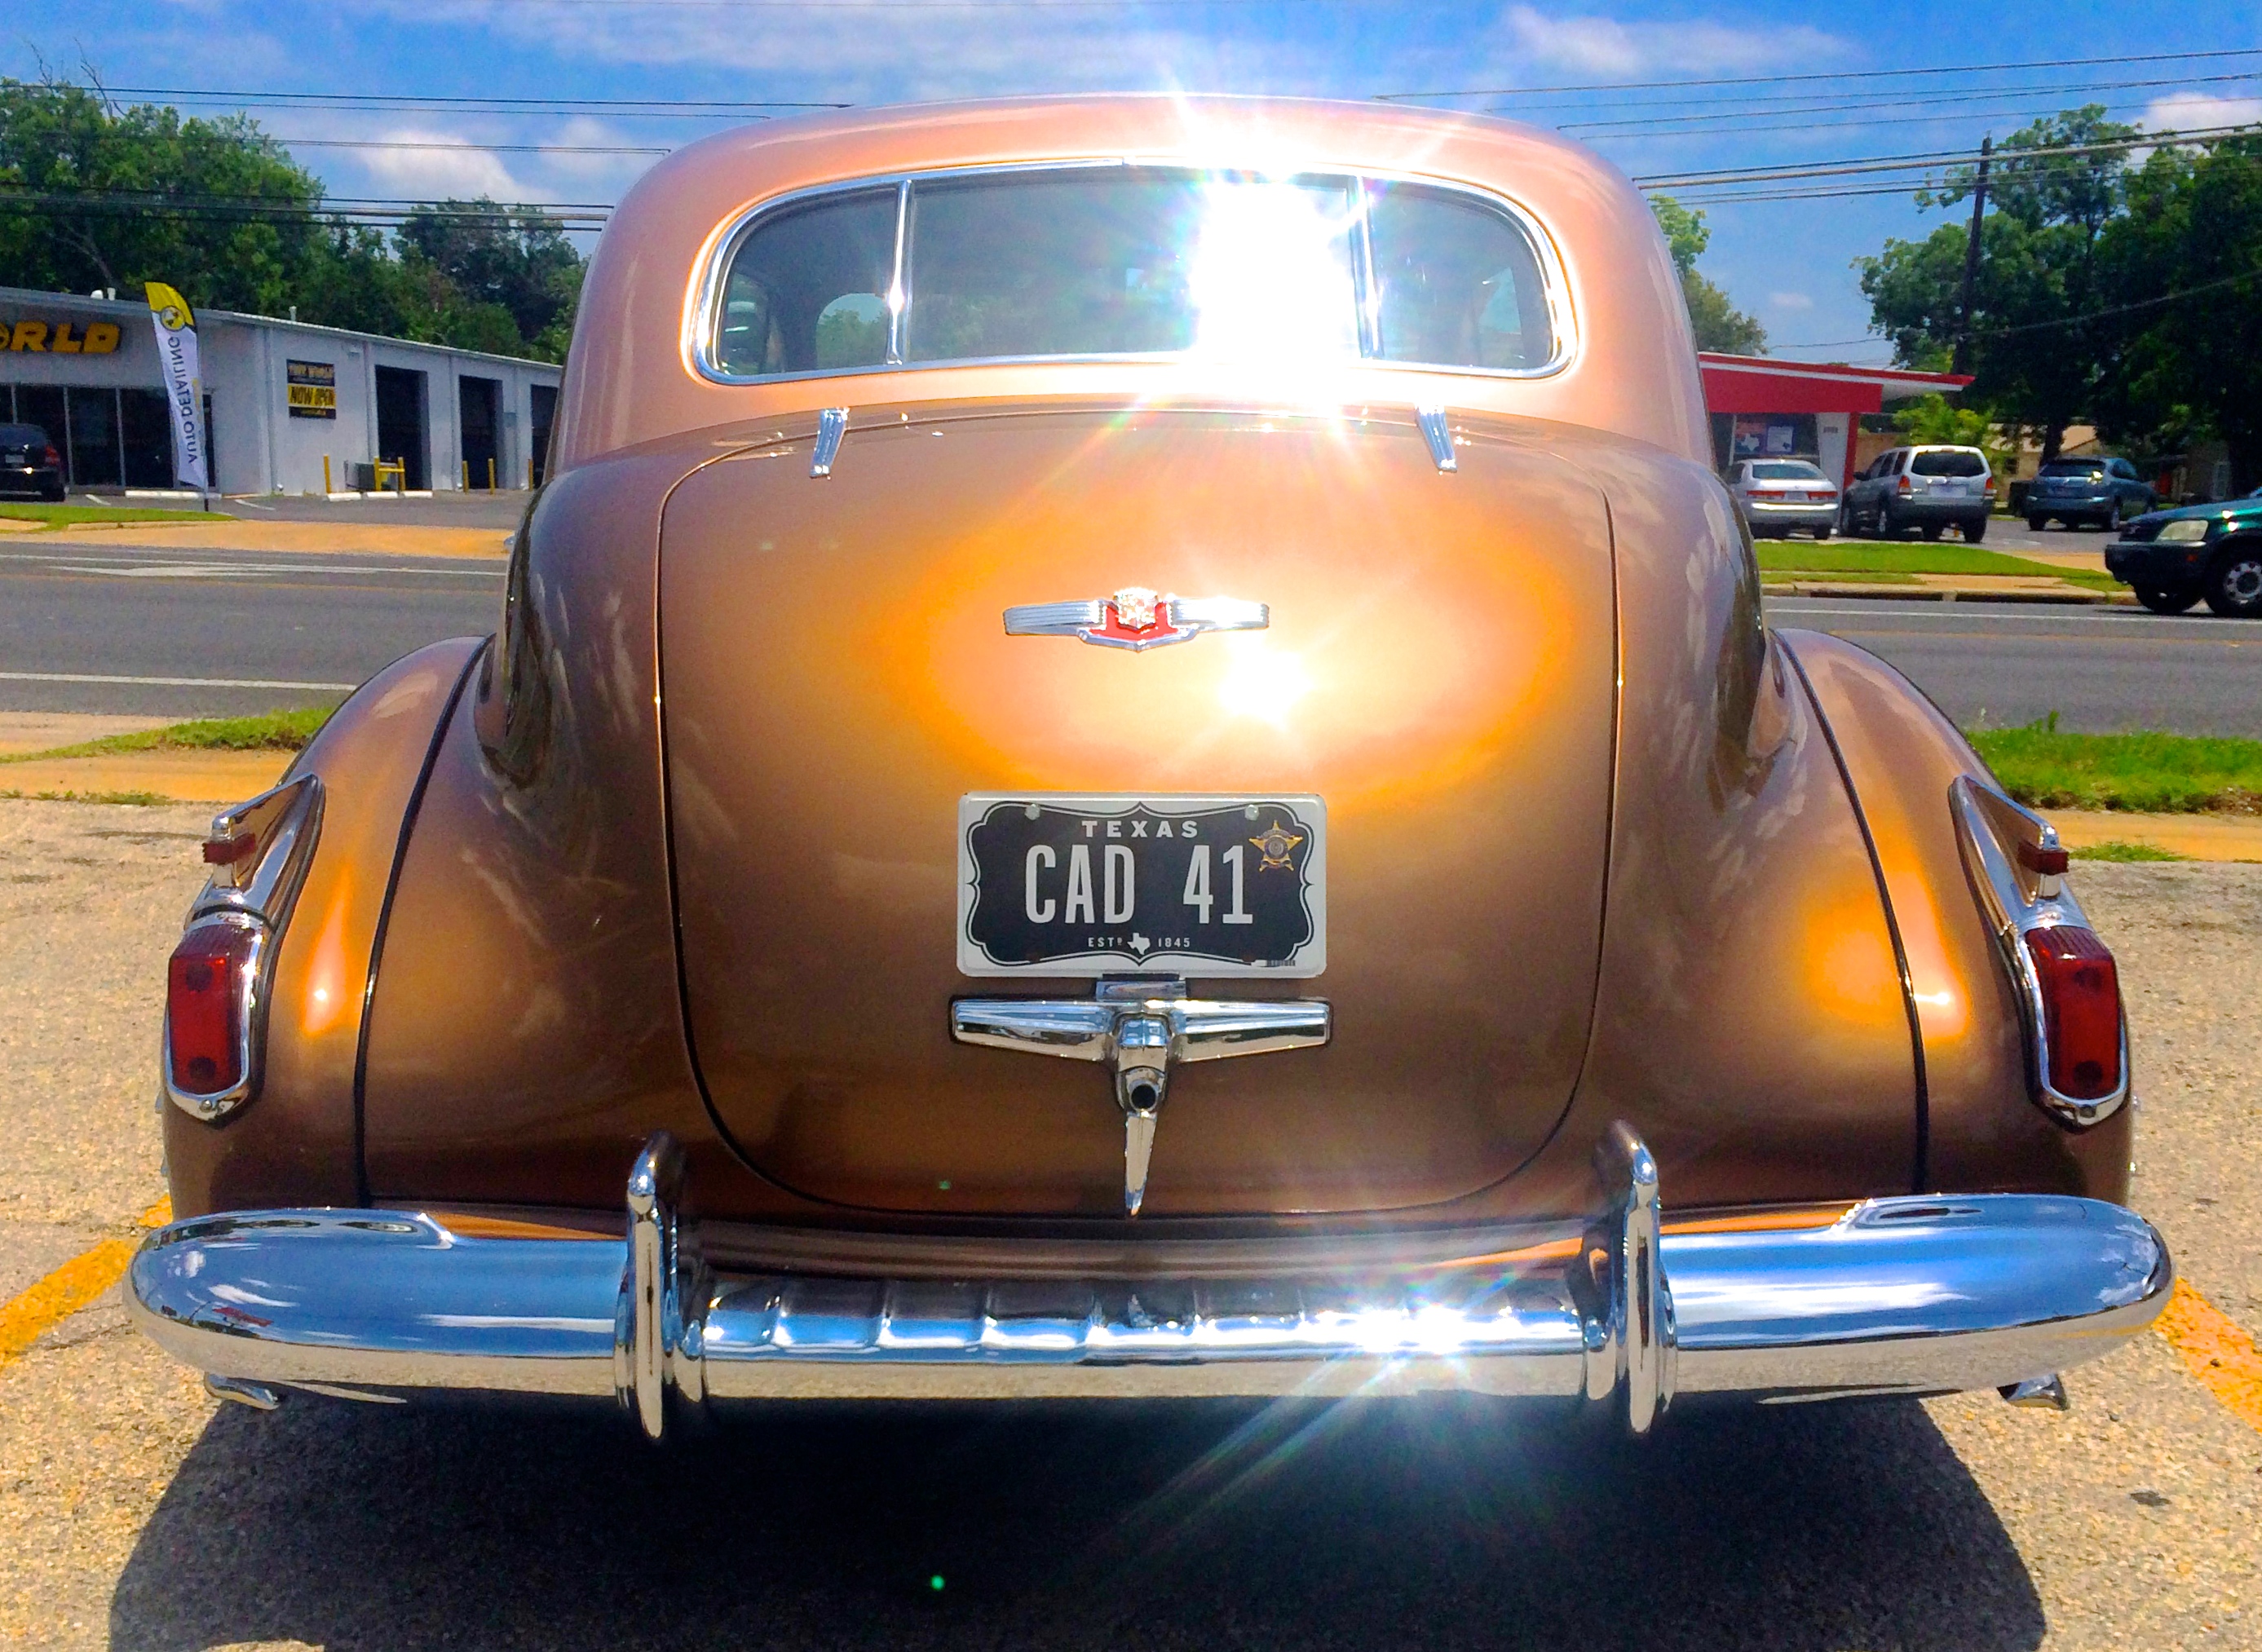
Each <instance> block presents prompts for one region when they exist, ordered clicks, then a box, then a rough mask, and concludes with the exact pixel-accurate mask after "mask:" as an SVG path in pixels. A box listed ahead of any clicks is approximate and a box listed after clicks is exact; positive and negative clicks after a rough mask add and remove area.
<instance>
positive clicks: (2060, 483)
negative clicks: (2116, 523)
mask: <svg viewBox="0 0 2262 1652" xmlns="http://www.w3.org/2000/svg"><path fill="white" fill-rule="evenodd" d="M2118 498H2119V494H2118V492H2117V490H2116V489H2115V487H2114V480H2113V476H2112V473H2110V471H2108V470H2107V467H2106V465H2105V461H2104V460H2102V459H2053V460H2051V461H2050V462H2049V464H2047V465H2043V466H2042V469H2041V470H2039V471H2038V472H2036V473H2035V480H2034V484H2033V486H2032V487H2029V488H2028V490H2027V522H2028V526H2030V527H2040V526H2042V524H2043V523H2047V522H2049V521H2051V520H2053V519H2055V520H2057V521H2059V522H2063V523H2065V524H2066V525H2067V526H2068V527H2072V526H2074V525H2075V524H2077V523H2095V524H2098V525H2103V524H2105V523H2109V522H2111V521H2113V520H2114V519H2115V517H2116V516H2117V510H2116V501H2117V500H2118Z"/></svg>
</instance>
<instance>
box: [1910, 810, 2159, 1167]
mask: <svg viewBox="0 0 2262 1652" xmlns="http://www.w3.org/2000/svg"><path fill="white" fill-rule="evenodd" d="M1948 805H1949V812H1950V814H1951V815H1952V816H1953V818H1954V819H1955V821H1956V840H1957V842H1958V844H1959V846H1960V847H1961V848H1962V849H1963V869H1964V873H1965V875H1966V876H1968V877H1969V878H1970V881H1971V889H1972V892H1973V893H1974V894H1975V895H1976V896H1977V898H1978V901H1979V908H1980V911H1981V912H1982V913H1984V914H1985V917H1986V920H1987V925H1988V927H1989V928H1990V929H1991V930H1992V932H1993V934H1994V936H1995V942H1996V953H1997V956H1999V958H2000V959H2001V961H2002V964H2003V968H2004V970H2005V971H2006V974H2007V975H2008V977H2009V978H2010V983H2011V988H2012V992H2013V996H2014V997H2015V998H2016V999H2017V1000H2018V1004H2019V1014H2020V1019H2021V1021H2023V1022H2024V1024H2025V1030H2026V1048H2027V1082H2028V1087H2029V1090H2030V1093H2032V1095H2033V1097H2034V1100H2035V1103H2036V1105H2038V1106H2039V1107H2042V1110H2043V1111H2044V1112H2046V1113H2048V1114H2049V1115H2051V1116H2052V1117H2053V1118H2055V1119H2057V1120H2058V1121H2059V1122H2061V1123H2064V1124H2067V1125H2071V1126H2073V1127H2075V1128H2077V1129H2081V1128H2086V1127H2087V1126H2089V1125H2093V1124H2097V1123H2100V1122H2103V1121H2104V1120H2106V1119H2108V1118H2111V1117H2112V1116H2113V1115H2114V1114H2115V1113H2117V1112H2119V1111H2120V1110H2121V1108H2122V1107H2123V1106H2124V1105H2125V1104H2126V1103H2127V1101H2128V1100H2129V1017H2128V1014H2127V1011H2126V1008H2125V1007H2124V1006H2123V1004H2122V998H2121V981H2120V972H2119V970H2118V968H2117V966H2116V965H2115V964H2114V961H2113V954H2112V951H2111V949H2108V948H2107V946H2106V944H2105V943H2104V941H2101V940H2100V939H2099V938H2098V935H2097V932H2096V930H2095V929H2093V927H2091V926H2090V922H2089V920H2088V918H2087V916H2086V915H2085V914H2084V913H2083V912H2082V910H2081V905H2080V903H2078V901H2076V900H2075V899H2074V898H2073V896H2072V895H2071V893H2070V892H2069V891H2067V890H2066V887H2065V884H2064V873H2065V869H2066V864H2067V856H2066V851H2065V846H2064V844H2062V843H2060V842H2059V841H2058V835H2057V827H2055V826H2052V825H2050V823H2049V821H2047V820H2045V819H2042V817H2041V816H2040V815H2038V814H2036V813H2035V812H2033V811H2032V810H2030V809H2027V808H2024V807H2022V806H2021V805H2020V804H2016V803H2013V801H2012V800H2011V799H2010V798H2008V797H2005V796H2004V795H2003V794H2002V793H2001V792H2000V791H1998V790H1995V789H1994V788H1993V787H1992V786H1990V785H1987V784H1986V783H1984V782H1982V781H1979V780H1977V779H1975V778H1974V777H1972V776H1969V775H1963V776H1957V777H1956V779H1955V780H1954V781H1952V782H1950V783H1949V788H1948Z"/></svg>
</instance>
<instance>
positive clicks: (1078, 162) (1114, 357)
mask: <svg viewBox="0 0 2262 1652" xmlns="http://www.w3.org/2000/svg"><path fill="white" fill-rule="evenodd" d="M1104 167H1153V168H1158V169H1168V170H1173V171H1186V172H1233V171H1238V170H1250V171H1261V170H1263V169H1260V168H1250V169H1241V168H1236V167H1234V166H1231V165H1229V164H1208V165H1205V164H1203V163H1201V162H1193V161H1188V160H1184V159H1180V158H1177V157H1172V156H1168V155H1113V156H1092V157H1089V158H1084V159H1077V158H1065V159H1060V160H1050V161H1016V162H985V163H982V164H976V165H970V166H956V167H931V168H926V169H923V170H918V171H911V172H882V173H875V174H872V175H870V176H868V177H854V178H839V179H835V180H833V181H832V182H830V183H825V184H811V185H810V186H809V187H807V188H805V189H797V190H789V191H786V192H784V193H783V194H779V195H773V196H770V197H768V198H766V199H764V200H761V201H758V202H756V203H755V204H754V205H753V206H750V207H747V208H746V210H745V211H743V212H741V213H738V216H737V217H735V218H733V219H731V220H729V221H728V222H727V223H725V224H724V226H723V227H722V230H721V232H720V233H719V234H714V235H711V236H710V237H709V238H708V242H707V247H708V250H707V252H706V253H705V255H704V257H705V260H706V262H705V264H704V266H703V267H702V269H701V271H700V272H699V278H698V280H697V282H696V283H695V285H694V287H693V291H692V296H691V298H690V300H689V301H688V303H687V305H686V306H685V308H684V314H683V352H684V358H685V359H686V361H688V363H689V364H690V366H691V368H692V371H693V372H695V373H697V374H698V376H699V377H700V378H701V379H704V380H706V381H707V382H708V383H710V384H714V385H723V386H747V385H781V384H794V383H798V382H801V381H803V380H807V379H849V378H859V377H862V376H864V375H867V374H870V373H890V372H894V373H899V372H934V371H951V370H955V369H957V368H962V367H1027V366H1048V365H1056V366H1090V365H1105V364H1141V363H1147V364H1186V363H1191V362H1194V361H1195V360H1196V359H1197V358H1196V357H1192V356H1191V355H1189V354H1187V353H1185V352H1183V351H1178V350H1143V351H1119V352H1095V353H1092V354H1088V355H1041V356H969V357H948V358H943V359H938V360H934V361H917V362H912V361H905V360H904V359H902V355H903V345H904V322H905V318H906V317H907V316H908V315H909V314H910V311H911V303H912V301H913V297H914V295H913V292H912V291H911V286H910V285H908V284H907V281H906V278H907V277H909V278H911V279H916V277H917V271H916V270H915V269H911V268H908V267H907V264H906V256H907V251H908V248H909V244H910V237H911V189H912V186H913V185H915V184H919V183H923V182H926V181H929V180H950V181H956V180H959V179H962V178H970V177H1001V176H1006V175H1011V174H1013V173H1021V172H1069V171H1086V170H1094V169H1098V168H1104ZM1293 176H1294V177H1324V178H1341V179H1343V180H1344V183H1345V184H1347V185H1348V186H1349V187H1350V190H1351V197H1352V198H1353V200H1354V201H1355V202H1356V203H1357V216H1356V218H1355V219H1354V220H1353V227H1352V232H1351V239H1352V247H1351V285H1352V288H1353V292H1354V295H1355V296H1354V302H1355V304H1356V305H1357V308H1358V314H1357V318H1356V325H1357V331H1358V348H1359V353H1358V356H1357V357H1354V358H1352V360H1351V363H1349V365H1355V366H1357V367H1358V368H1361V369H1373V370H1380V371H1383V372H1418V373H1452V374H1456V375H1462V376H1466V377H1471V378H1478V379H1549V378H1552V377H1554V376H1555V375H1556V374H1558V373H1560V372H1563V371H1564V369H1566V368H1567V367H1568V366H1569V365H1570V364H1571V363H1572V361H1573V360H1574V358H1575V357H1577V355H1578V352H1579V339H1578V329H1577V324H1576V318H1575V316H1574V314H1573V311H1572V307H1571V300H1570V283H1569V278H1568V277H1567V275H1566V274H1565V272H1564V269H1563V262H1562V258H1561V256H1560V254H1559V253H1558V252H1557V250H1556V247H1555V239H1554V237H1553V236H1552V235H1551V234H1548V233H1547V230H1546V228H1545V226H1544V225H1542V224H1541V223H1540V221H1539V220H1538V218H1537V217H1536V216H1535V215H1534V214H1533V213H1531V211H1530V210H1529V209H1527V208H1526V207H1524V206H1521V205H1520V204H1518V203H1517V202H1516V201H1513V200H1510V199H1509V198H1508V197H1507V196H1505V195H1501V194H1497V193H1495V191H1491V190H1488V189H1485V188H1483V187H1481V186H1480V185H1478V184H1466V183H1463V182H1460V181H1459V180H1458V179H1452V178H1440V177H1427V176H1424V175H1423V174H1421V173H1415V172H1394V171H1387V170H1374V169H1371V168H1363V167H1347V166H1346V167H1328V166H1317V167H1314V168H1312V169H1311V170H1309V171H1299V172H1297V173H1295V174H1293ZM1372 184H1408V185H1413V186H1416V187H1419V188H1422V189H1430V190H1436V191H1440V192H1442V193H1446V194H1454V195H1466V196H1467V197H1469V198H1471V199H1473V200H1474V201H1477V202H1479V203H1480V204H1482V205H1483V206H1488V207H1489V208H1491V209H1492V210H1494V211H1495V212H1499V213H1502V214H1504V215H1505V216H1506V217H1507V218H1508V220H1509V222H1510V223H1512V224H1514V225H1515V226H1516V229H1517V230H1518V231H1519V232H1520V233H1521V234H1523V235H1524V239H1525V241H1526V242H1529V243H1530V245H1531V255H1532V262H1533V263H1534V264H1535V265H1536V266H1537V267H1538V271H1539V285H1540V296H1541V297H1542V299H1544V300H1545V304H1546V308H1547V322H1548V328H1549V331H1550V333H1551V335H1552V339H1553V342H1554V346H1555V350H1554V353H1553V354H1552V356H1550V357H1548V359H1547V360H1546V362H1545V363H1544V364H1542V365H1540V366H1538V367H1477V366H1470V365H1457V364H1453V363H1451V362H1419V361H1397V360H1393V359H1391V358H1389V357H1384V356H1381V355H1378V354H1376V353H1374V352H1375V351H1376V350H1377V349H1378V348H1379V346H1380V314H1371V312H1374V311H1375V310H1376V307H1378V306H1379V305H1380V301H1381V299H1380V291H1379V289H1378V288H1377V287H1376V285H1375V282H1374V263H1373V256H1372V236H1371V235H1370V234H1369V213H1370V212H1371V211H1372V198H1371V196H1370V194H1369V192H1368V191H1369V186H1370V185H1372ZM891 185H892V186H893V187H894V189H895V191H896V246H895V275H894V283H893V286H894V290H893V291H892V292H890V293H889V294H887V295H886V296H887V298H888V299H890V305H889V318H888V357H889V359H888V360H887V361H885V362H880V363H873V364H869V365H865V366H857V367H821V368H815V369H811V370H810V371H807V372H789V373H734V372H728V371H726V370H725V369H724V368H723V367H722V366H720V365H719V364H718V362H717V358H718V356H719V351H718V350H717V343H718V340H719V338H720V335H721V332H722V326H723V292H724V285H725V284H726V282H727V281H728V279H729V277H730V271H731V263H732V262H733V261H734V260H735V259H736V258H737V256H738V250H739V249H740V248H742V247H743V246H745V244H746V238H747V237H748V236H749V235H751V234H753V232H754V230H755V229H756V228H757V227H759V226H760V221H761V220H763V219H764V218H767V217H768V216H769V215H771V214H772V213H777V212H780V211H782V210H784V209H786V208H788V207H790V206H799V205H801V204H803V203H805V202H808V201H812V200H819V199H822V198H825V197H826V196H831V195H845V194H849V193H853V192H856V191H877V190H881V189H885V188H888V187H890V186H891ZM898 297H900V299H901V302H900V303H897V302H894V301H893V300H895V299H897V298H898Z"/></svg>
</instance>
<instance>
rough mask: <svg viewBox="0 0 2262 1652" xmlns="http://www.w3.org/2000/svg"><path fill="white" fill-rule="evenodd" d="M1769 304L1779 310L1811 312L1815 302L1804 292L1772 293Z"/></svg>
mask: <svg viewBox="0 0 2262 1652" xmlns="http://www.w3.org/2000/svg"><path fill="white" fill-rule="evenodd" d="M1768 303H1769V305H1770V306H1772V307H1774V308H1776V309H1778V310H1811V309H1812V308H1813V307H1814V300H1813V299H1811V298H1809V297H1808V296H1807V295H1806V294H1805V293H1804V292H1770V293H1769V294H1768Z"/></svg>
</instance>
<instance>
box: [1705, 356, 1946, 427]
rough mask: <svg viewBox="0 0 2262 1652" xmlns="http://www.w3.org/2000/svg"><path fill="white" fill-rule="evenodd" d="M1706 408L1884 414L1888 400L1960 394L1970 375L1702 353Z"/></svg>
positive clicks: (1730, 411)
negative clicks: (1930, 393)
mask: <svg viewBox="0 0 2262 1652" xmlns="http://www.w3.org/2000/svg"><path fill="white" fill-rule="evenodd" d="M1697 365H1698V366H1699V367H1700V368H1702V369H1703V371H1704V406H1705V408H1707V409H1708V410H1709V411H1711V412H1713V413H1856V414H1859V413H1882V412H1883V411H1884V406H1885V402H1886V400H1887V399H1888V398H1890V399H1891V400H1895V401H1899V400H1905V399H1907V398H1908V397H1911V396H1920V395H1922V394H1924V393H1926V392H1927V391H1928V390H1939V391H1955V390H1961V389H1963V387H1964V386H1966V385H1968V384H1970V382H1971V375H1970V374H1969V373H1920V372H1905V371H1904V370H1903V369H1901V368H1898V367H1849V366H1847V365H1846V364H1843V363H1842V362H1810V361H1778V360H1776V358H1775V357H1770V356H1725V355H1721V354H1719V353H1718V352H1717V351H1713V350H1700V351H1699V352H1697Z"/></svg>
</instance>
